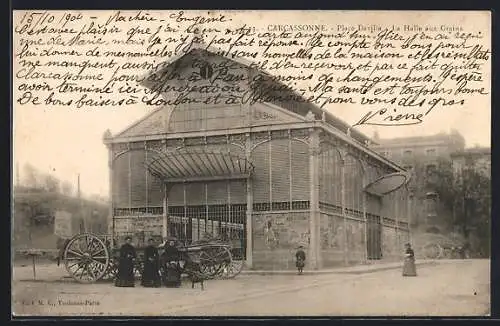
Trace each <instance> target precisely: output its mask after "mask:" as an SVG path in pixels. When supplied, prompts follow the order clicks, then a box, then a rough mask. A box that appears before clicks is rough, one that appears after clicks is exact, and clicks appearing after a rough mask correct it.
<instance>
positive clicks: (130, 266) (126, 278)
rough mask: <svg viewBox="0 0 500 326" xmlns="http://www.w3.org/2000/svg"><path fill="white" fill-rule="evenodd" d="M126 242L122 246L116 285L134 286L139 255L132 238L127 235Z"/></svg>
mask: <svg viewBox="0 0 500 326" xmlns="http://www.w3.org/2000/svg"><path fill="white" fill-rule="evenodd" d="M125 241H126V242H125V243H124V244H123V245H122V246H121V248H120V260H119V261H118V275H117V278H116V281H115V286H119V287H134V286H135V279H134V262H135V259H136V257H137V254H136V252H135V248H134V246H133V245H132V238H131V237H126V238H125Z"/></svg>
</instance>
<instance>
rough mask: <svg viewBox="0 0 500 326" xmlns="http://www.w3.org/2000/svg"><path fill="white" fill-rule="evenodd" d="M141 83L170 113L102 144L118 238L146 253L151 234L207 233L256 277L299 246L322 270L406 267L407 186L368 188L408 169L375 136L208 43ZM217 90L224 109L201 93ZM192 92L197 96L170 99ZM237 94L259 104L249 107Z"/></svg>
mask: <svg viewBox="0 0 500 326" xmlns="http://www.w3.org/2000/svg"><path fill="white" fill-rule="evenodd" d="M221 74H222V75H221ZM172 76H175V78H171V77H172ZM215 76H219V78H215ZM188 80H190V82H189V83H187V82H186V81H188ZM144 85H145V86H146V87H148V88H149V89H151V90H152V92H151V94H152V97H154V99H155V100H156V101H163V103H164V104H165V106H164V107H162V108H160V109H157V110H155V111H153V112H152V113H151V114H149V115H148V116H146V117H144V118H143V119H141V120H140V121H137V122H135V123H134V124H133V125H132V126H130V127H129V128H127V129H126V130H124V131H122V132H120V133H118V134H116V135H114V136H112V135H111V134H110V133H109V132H106V134H105V135H104V142H105V144H106V145H107V146H108V148H109V158H110V159H109V166H110V175H111V185H110V189H111V193H112V196H111V197H112V205H111V214H110V215H111V216H112V221H111V223H110V227H111V230H110V232H111V233H113V234H115V235H117V236H118V237H117V239H115V241H118V242H120V241H122V238H123V237H124V236H125V235H129V234H132V235H133V236H134V238H135V239H136V241H138V242H139V244H141V243H142V242H143V241H144V239H147V238H148V237H151V236H158V237H163V238H165V237H167V236H176V237H177V238H179V239H180V240H183V241H185V242H186V243H189V242H192V241H196V240H199V239H200V238H201V237H203V236H204V234H206V233H209V234H210V235H212V236H219V237H223V238H226V239H231V240H232V241H233V243H236V244H237V243H239V244H240V245H241V246H242V248H243V249H244V250H243V255H244V258H245V259H246V262H247V265H248V267H253V268H259V269H281V268H294V259H295V257H294V253H295V250H296V247H297V246H298V245H301V244H302V245H305V246H306V247H307V248H308V258H307V261H308V266H309V268H313V269H314V268H321V267H328V266H334V265H337V264H355V263H362V262H365V261H366V260H367V259H382V258H385V259H391V258H395V259H399V257H400V252H401V250H402V248H403V244H404V242H406V241H408V237H409V236H408V232H409V231H408V223H407V217H406V216H407V212H408V205H407V190H406V187H404V180H403V181H401V180H400V179H397V178H396V179H394V178H392V179H391V178H389V179H384V180H386V181H382V182H379V183H376V185H379V186H380V187H381V189H383V188H384V187H385V190H386V192H387V193H377V192H376V191H372V192H371V193H367V192H366V191H365V187H366V186H367V185H369V184H370V183H372V182H374V181H376V180H377V179H379V178H380V177H382V176H386V175H388V174H391V173H395V172H399V171H402V169H401V167H400V166H398V165H397V164H395V163H393V162H392V161H390V160H389V159H387V158H384V157H382V156H380V155H379V154H377V153H376V152H374V151H373V150H371V149H369V148H368V147H366V146H365V143H366V142H367V141H368V140H369V139H368V138H367V137H366V136H364V135H363V134H361V133H359V132H357V131H351V130H350V126H349V125H347V124H345V123H344V122H342V121H341V120H339V119H337V118H336V117H334V116H333V115H331V114H330V113H327V112H325V111H323V110H321V109H320V108H318V107H316V106H315V105H313V104H310V103H307V102H306V101H304V100H303V99H302V100H301V99H300V97H299V96H298V95H297V94H295V93H294V92H293V91H291V90H290V89H288V88H287V87H286V86H285V85H283V84H281V83H279V82H277V81H275V80H274V79H273V78H271V77H270V76H268V75H267V74H265V73H264V72H261V71H258V70H256V69H254V68H251V66H250V64H249V63H248V62H244V61H242V60H236V59H230V58H227V57H225V56H223V55H220V54H218V51H217V50H212V49H209V51H207V50H205V46H203V47H195V48H194V49H193V50H191V51H190V52H189V53H188V54H186V55H184V56H182V57H177V58H174V59H172V60H171V61H169V62H167V63H165V64H164V65H163V68H162V70H160V71H157V72H152V73H151V74H150V75H148V76H147V77H146V78H145V80H144ZM193 85H195V86H196V87H195V88H196V89H197V90H199V91H198V92H196V91H193V88H192V87H193ZM214 85H216V87H217V89H218V92H217V97H218V99H219V100H220V101H214V99H213V98H211V97H210V96H209V95H208V94H206V93H205V92H203V91H200V90H202V89H207V87H208V86H210V87H215V86H214ZM185 87H188V88H189V89H190V91H189V99H187V98H186V97H184V95H185V94H184V93H182V92H181V94H179V93H175V92H172V91H171V90H173V89H177V90H180V89H186V88H185ZM236 93H237V94H242V93H244V94H246V95H245V96H248V97H249V98H254V99H256V98H258V99H259V100H256V101H248V102H246V104H241V101H235V100H234V99H233V98H234V97H235V94H236ZM237 94H236V95H237ZM180 98H181V99H182V100H179V99H180ZM403 179H404V178H403ZM387 180H388V181H387ZM391 180H392V181H391ZM394 180H399V181H398V182H400V184H397V185H396V186H395V185H392V186H391V185H390V182H393V181H394ZM384 182H386V183H385V184H384ZM400 186H401V187H400ZM391 187H392V188H391ZM396 188H397V189H396ZM390 190H394V191H392V192H390Z"/></svg>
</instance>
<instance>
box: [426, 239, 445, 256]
mask: <svg viewBox="0 0 500 326" xmlns="http://www.w3.org/2000/svg"><path fill="white" fill-rule="evenodd" d="M422 251H423V254H424V257H425V258H427V259H438V258H441V257H442V256H443V248H442V247H441V246H440V245H439V244H436V243H430V244H427V245H425V246H424V248H423V250H422Z"/></svg>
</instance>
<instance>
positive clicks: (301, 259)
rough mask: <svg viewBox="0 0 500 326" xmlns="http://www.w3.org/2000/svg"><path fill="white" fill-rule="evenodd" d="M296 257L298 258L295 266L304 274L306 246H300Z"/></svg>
mask: <svg viewBox="0 0 500 326" xmlns="http://www.w3.org/2000/svg"><path fill="white" fill-rule="evenodd" d="M295 258H296V259H297V260H296V262H295V266H296V267H297V270H298V271H299V274H302V272H303V270H304V266H305V262H306V253H305V252H304V246H299V248H298V249H297V252H296V253H295Z"/></svg>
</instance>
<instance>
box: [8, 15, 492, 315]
mask: <svg viewBox="0 0 500 326" xmlns="http://www.w3.org/2000/svg"><path fill="white" fill-rule="evenodd" d="M12 32H13V49H12V67H13V69H12V85H13V103H12V109H13V139H14V144H13V147H14V149H13V150H14V157H13V162H12V163H13V167H14V170H13V171H12V172H13V178H12V180H13V192H12V196H13V211H12V221H13V223H12V225H13V227H12V253H13V256H12V257H13V259H12V262H11V263H12V265H11V266H12V270H13V279H12V314H13V316H15V317H23V316H97V315H102V316H167V317H172V316H488V315H489V314H490V222H491V209H490V207H491V172H490V171H491V160H490V157H491V150H490V135H491V127H490V110H491V56H492V53H491V13H490V12H488V11H467V12H465V11H463V12H461V11H425V12H424V11H190V10H174V11H148V10H140V11H139V10H137V11H125V10H103V11H96V10H87V11H70V10H54V11H49V10H47V11H43V10H26V11H24V10H23V11H21V10H19V11H14V12H13V26H12Z"/></svg>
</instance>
